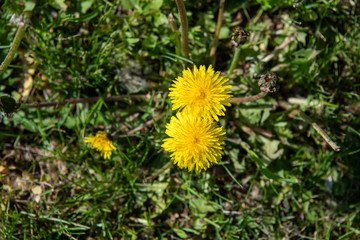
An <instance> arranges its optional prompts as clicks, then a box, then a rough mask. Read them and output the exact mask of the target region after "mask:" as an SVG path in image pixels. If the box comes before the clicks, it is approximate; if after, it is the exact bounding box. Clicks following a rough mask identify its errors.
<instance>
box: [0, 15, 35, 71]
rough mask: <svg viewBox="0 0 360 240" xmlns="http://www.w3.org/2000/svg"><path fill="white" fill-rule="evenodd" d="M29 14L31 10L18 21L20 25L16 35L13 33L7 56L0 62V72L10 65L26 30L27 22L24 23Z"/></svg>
mask: <svg viewBox="0 0 360 240" xmlns="http://www.w3.org/2000/svg"><path fill="white" fill-rule="evenodd" d="M30 16H31V12H26V13H25V19H24V22H21V23H20V26H19V28H18V30H17V32H16V35H15V38H14V41H13V42H12V44H11V48H10V50H9V52H8V54H7V56H6V57H5V59H4V61H3V62H2V63H1V66H0V74H2V73H3V72H5V70H6V69H7V68H8V66H9V65H10V63H11V61H12V59H13V57H14V55H15V53H16V50H17V49H18V48H19V46H20V43H21V40H22V38H23V37H24V34H25V30H26V27H27V24H26V22H27V19H29V18H30Z"/></svg>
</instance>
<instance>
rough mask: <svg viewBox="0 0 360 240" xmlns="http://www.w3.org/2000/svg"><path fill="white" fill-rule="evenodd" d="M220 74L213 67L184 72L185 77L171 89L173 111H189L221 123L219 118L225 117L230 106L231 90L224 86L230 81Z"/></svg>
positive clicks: (178, 79)
mask: <svg viewBox="0 0 360 240" xmlns="http://www.w3.org/2000/svg"><path fill="white" fill-rule="evenodd" d="M219 75H220V72H215V71H214V69H213V68H212V66H211V65H210V66H209V68H208V69H207V70H206V68H205V66H200V68H199V69H198V68H197V67H196V66H194V72H191V70H190V69H189V68H188V69H187V70H183V76H182V77H178V78H177V79H176V80H175V81H174V82H173V84H172V87H171V88H169V90H170V93H169V97H170V99H171V101H172V104H173V110H176V109H180V110H182V109H186V108H187V109H189V110H191V111H192V112H194V113H196V114H198V115H200V116H203V117H205V118H211V116H212V117H213V118H214V119H215V120H216V121H219V118H218V116H224V115H225V111H226V109H225V106H230V103H229V101H230V97H232V95H231V91H229V90H228V89H229V88H231V86H230V85H224V83H226V82H227V81H228V79H223V77H220V76H219Z"/></svg>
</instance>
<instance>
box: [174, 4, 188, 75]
mask: <svg viewBox="0 0 360 240" xmlns="http://www.w3.org/2000/svg"><path fill="white" fill-rule="evenodd" d="M176 5H177V8H178V11H179V14H180V21H181V52H182V56H183V57H184V58H187V59H189V26H188V21H187V16H186V10H185V5H184V1H183V0H176ZM184 65H185V68H188V67H189V63H188V62H186V61H184Z"/></svg>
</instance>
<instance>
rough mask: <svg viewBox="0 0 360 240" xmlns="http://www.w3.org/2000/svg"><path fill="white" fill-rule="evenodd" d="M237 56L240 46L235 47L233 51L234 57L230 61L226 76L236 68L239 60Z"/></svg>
mask: <svg viewBox="0 0 360 240" xmlns="http://www.w3.org/2000/svg"><path fill="white" fill-rule="evenodd" d="M239 57H240V48H238V47H236V48H235V52H234V57H233V59H232V61H231V64H230V68H229V71H228V74H227V75H226V77H229V76H230V75H231V74H232V73H233V72H234V69H235V68H236V66H237V64H238V62H239Z"/></svg>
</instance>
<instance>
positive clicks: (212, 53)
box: [210, 0, 225, 67]
mask: <svg viewBox="0 0 360 240" xmlns="http://www.w3.org/2000/svg"><path fill="white" fill-rule="evenodd" d="M224 5H225V0H220V7H219V13H218V19H217V25H216V30H215V36H214V42H213V45H212V47H211V49H210V59H211V64H212V65H213V66H214V67H215V62H216V48H217V44H218V41H219V34H220V29H221V25H222V19H223V14H224Z"/></svg>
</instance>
